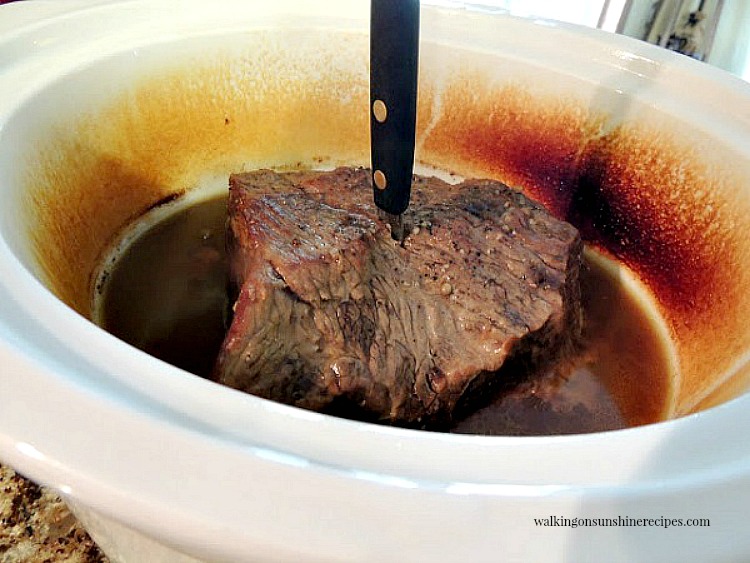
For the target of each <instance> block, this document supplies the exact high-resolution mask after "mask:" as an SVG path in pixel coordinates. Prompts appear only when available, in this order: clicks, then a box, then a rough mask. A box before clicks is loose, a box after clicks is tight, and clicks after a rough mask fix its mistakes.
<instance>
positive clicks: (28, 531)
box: [0, 465, 108, 563]
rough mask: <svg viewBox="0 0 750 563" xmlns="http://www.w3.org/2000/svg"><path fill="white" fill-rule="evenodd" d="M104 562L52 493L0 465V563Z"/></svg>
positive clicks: (103, 557)
mask: <svg viewBox="0 0 750 563" xmlns="http://www.w3.org/2000/svg"><path fill="white" fill-rule="evenodd" d="M57 561H66V562H71V563H106V562H108V559H107V557H106V556H105V555H104V554H103V553H102V552H101V551H100V550H99V548H98V547H97V546H96V544H95V543H94V541H93V540H92V539H91V538H90V537H89V535H88V534H87V533H86V531H85V530H84V529H83V528H82V527H81V525H80V524H79V523H78V521H77V520H76V519H75V517H74V516H73V514H71V513H70V511H69V510H68V508H67V507H66V506H65V504H64V503H63V502H62V500H60V497H59V496H57V495H56V494H55V493H53V492H52V491H50V490H49V489H46V488H45V487H40V486H38V485H36V484H34V483H32V482H31V481H29V480H27V479H24V478H23V477H22V476H21V475H19V474H18V473H16V472H15V471H13V470H12V469H11V468H9V467H7V466H4V465H0V563H54V562H57Z"/></svg>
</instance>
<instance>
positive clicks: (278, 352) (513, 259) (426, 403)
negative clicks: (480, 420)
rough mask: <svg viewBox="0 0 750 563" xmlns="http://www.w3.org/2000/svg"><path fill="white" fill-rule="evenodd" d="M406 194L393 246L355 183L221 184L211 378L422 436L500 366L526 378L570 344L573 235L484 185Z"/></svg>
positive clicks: (518, 198)
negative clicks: (222, 256) (230, 289)
mask: <svg viewBox="0 0 750 563" xmlns="http://www.w3.org/2000/svg"><path fill="white" fill-rule="evenodd" d="M414 182H415V183H414V188H413V191H412V192H413V196H412V202H413V203H412V206H411V208H410V209H409V210H408V211H407V213H406V214H405V216H404V220H405V222H406V223H407V225H408V226H409V227H408V228H409V231H410V234H409V236H408V238H407V239H406V241H405V242H404V244H403V245H400V244H399V243H397V242H395V241H394V240H392V238H391V236H390V233H389V231H388V229H389V227H387V226H386V225H385V224H384V223H383V222H381V221H380V220H379V219H378V218H377V210H376V208H375V206H374V204H373V203H372V192H371V190H372V188H371V184H370V177H369V173H368V171H367V170H364V169H352V168H340V169H337V170H335V171H333V172H293V173H286V174H277V173H275V172H272V171H268V170H262V171H258V172H251V173H246V174H236V175H233V176H232V177H231V178H230V197H229V224H228V225H229V226H228V245H229V246H228V248H229V253H230V260H231V277H232V281H233V283H234V284H235V286H236V288H237V300H236V303H235V305H234V318H233V321H232V324H231V327H230V329H229V332H228V333H227V336H226V339H225V341H224V344H223V347H222V350H221V353H220V356H219V358H218V361H217V364H216V367H215V370H214V379H215V380H216V381H219V382H221V383H224V384H226V385H229V386H231V387H234V388H237V389H241V390H243V391H247V392H249V393H253V394H255V395H259V396H261V397H266V398H269V399H274V400H277V401H281V402H284V403H288V404H291V405H296V406H299V407H303V408H306V409H313V410H318V411H324V412H334V413H345V414H346V415H347V416H360V417H362V418H366V419H371V420H372V419H375V420H380V421H382V422H390V423H394V424H401V425H408V426H421V425H425V424H429V423H434V422H446V421H449V420H450V419H451V417H452V415H453V411H454V409H455V408H456V405H457V403H459V400H461V403H462V404H463V402H464V400H465V398H464V399H462V397H463V396H464V395H465V394H473V393H481V390H482V389H483V388H485V387H486V386H487V385H491V382H492V380H493V379H496V378H499V377H503V376H504V374H503V373H502V370H501V368H502V367H503V365H504V364H506V366H507V365H510V364H511V363H512V365H514V366H519V365H526V366H534V365H538V364H540V363H542V362H546V361H548V360H551V359H554V358H555V357H556V356H557V355H558V354H559V353H560V349H561V347H563V348H564V347H565V345H566V343H568V342H570V341H571V339H575V338H576V336H577V335H578V334H579V332H580V327H581V308H580V288H579V279H578V277H579V268H580V264H581V252H582V244H581V240H580V238H579V235H578V232H577V231H576V230H575V228H573V227H572V226H571V225H569V224H567V223H564V222H562V221H559V220H557V219H555V218H554V217H552V216H551V215H549V213H547V212H546V211H545V210H544V209H543V208H542V207H541V206H540V205H538V204H536V203H534V202H532V201H530V200H529V199H528V198H526V197H525V196H524V195H523V194H521V193H520V192H517V191H515V190H512V189H510V188H508V187H507V186H505V185H503V184H501V183H499V182H496V181H490V180H467V181H465V182H463V183H461V184H458V185H451V184H448V183H446V182H443V181H442V180H439V179H437V178H424V177H415V180H414ZM506 369H507V368H506ZM499 371H500V373H498V372H499Z"/></svg>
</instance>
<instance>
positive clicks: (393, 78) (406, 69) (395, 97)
mask: <svg viewBox="0 0 750 563" xmlns="http://www.w3.org/2000/svg"><path fill="white" fill-rule="evenodd" d="M418 65H419V0H371V4H370V160H371V164H372V185H373V193H374V196H375V205H376V206H377V207H378V209H379V213H380V216H381V218H383V219H384V220H386V221H387V222H388V223H389V224H390V225H391V236H392V237H393V238H394V239H396V240H398V241H400V242H403V240H404V238H405V235H406V233H405V228H404V223H403V213H404V211H406V208H407V207H408V206H409V198H410V196H411V181H412V173H413V171H414V141H415V133H416V120H417V72H418Z"/></svg>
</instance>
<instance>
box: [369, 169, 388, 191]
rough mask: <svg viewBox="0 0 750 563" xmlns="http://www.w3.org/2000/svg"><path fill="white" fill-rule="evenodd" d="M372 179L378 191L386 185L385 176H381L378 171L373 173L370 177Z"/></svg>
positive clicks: (381, 173)
mask: <svg viewBox="0 0 750 563" xmlns="http://www.w3.org/2000/svg"><path fill="white" fill-rule="evenodd" d="M372 179H373V180H374V181H375V185H376V186H377V188H378V189H379V190H384V189H385V187H386V186H387V185H388V181H387V180H386V177H385V174H383V172H382V171H380V170H376V171H375V173H374V174H373V175H372Z"/></svg>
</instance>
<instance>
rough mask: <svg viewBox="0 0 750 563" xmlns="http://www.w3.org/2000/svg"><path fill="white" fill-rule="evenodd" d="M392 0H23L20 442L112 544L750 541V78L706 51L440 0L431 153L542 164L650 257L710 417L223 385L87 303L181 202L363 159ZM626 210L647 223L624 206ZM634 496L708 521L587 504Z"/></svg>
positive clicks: (427, 139)
mask: <svg viewBox="0 0 750 563" xmlns="http://www.w3.org/2000/svg"><path fill="white" fill-rule="evenodd" d="M368 4H369V3H367V2H361V1H357V2H350V1H345V0H332V1H328V2H325V3H318V2H305V1H303V0H297V1H294V0H276V1H275V2H261V1H240V0H223V1H221V2H219V1H215V2H202V1H199V0H195V1H193V0H190V1H188V0H185V1H180V2H178V1H176V0H173V1H169V0H123V1H117V2H101V1H74V0H66V1H62V0H60V1H55V2H51V1H48V2H42V1H33V0H31V1H27V2H21V3H17V4H11V5H8V6H3V7H1V8H0V201H2V204H1V205H0V372H1V373H2V377H1V378H0V458H1V459H2V460H3V462H5V463H9V464H11V465H12V466H14V467H16V468H17V469H18V470H19V471H21V472H22V473H24V474H26V475H28V476H29V477H31V478H33V479H35V480H37V481H39V482H43V483H46V484H48V485H50V486H52V487H54V488H56V489H57V490H58V491H60V492H61V494H62V495H64V497H65V498H66V500H67V501H68V502H69V503H70V505H71V506H72V508H73V509H74V511H75V513H76V515H77V516H79V518H81V520H82V521H83V522H84V524H85V526H86V527H87V528H88V529H89V530H90V532H91V534H92V535H93V537H94V538H95V540H96V541H97V542H98V543H99V544H100V545H101V546H102V548H103V549H104V550H105V551H106V552H107V554H108V555H109V556H110V557H111V558H112V559H113V560H114V561H192V560H195V559H197V560H206V561H265V560H269V561H300V560H310V561H383V560H395V561H422V560H431V561H462V560H467V561H468V560H472V561H499V560H503V561H703V562H705V561H746V560H748V559H750V534H748V533H747V530H748V521H747V517H748V508H747V507H748V506H750V440H748V439H747V428H748V427H750V397H748V396H746V395H743V392H744V391H745V388H746V387H747V380H748V377H747V371H748V370H747V369H743V368H745V363H746V356H747V352H748V350H750V344H749V343H750V334H749V333H750V327H746V326H745V325H746V322H745V321H744V320H745V319H746V318H747V316H746V313H748V311H750V292H748V291H747V287H748V286H747V285H746V283H745V282H746V281H747V275H746V272H749V271H750V259H749V258H748V257H749V256H750V251H748V249H749V248H750V241H748V240H747V239H750V237H748V236H747V234H746V233H747V232H750V231H748V229H750V224H749V223H750V221H749V220H748V219H747V217H748V216H750V215H749V214H747V213H745V212H746V211H747V210H748V209H750V142H748V141H750V87H748V85H747V84H745V83H743V82H741V81H739V80H737V79H734V78H732V77H730V76H729V75H725V74H723V73H721V72H720V71H717V70H715V69H712V68H709V67H707V66H704V65H701V64H700V63H697V62H695V61H692V60H689V59H687V58H683V57H679V56H677V55H674V54H672V53H667V52H662V51H659V50H657V49H655V48H652V47H649V46H646V45H643V44H640V43H637V42H635V41H632V40H629V39H626V38H622V37H616V36H611V35H607V34H603V33H599V32H595V31H593V30H586V29H582V28H577V27H571V26H566V25H557V24H552V23H550V22H545V21H523V20H517V19H513V18H509V17H506V16H503V15H501V14H496V13H491V12H488V11H482V10H478V9H471V8H466V7H461V6H459V5H450V6H448V5H443V6H435V5H425V6H424V8H423V29H424V31H423V35H424V44H423V55H422V67H423V68H422V78H421V83H420V92H421V94H420V95H421V96H422V101H421V102H420V125H419V143H418V148H417V151H418V158H419V159H420V160H421V162H422V164H423V165H425V166H434V167H436V168H441V169H446V170H454V171H456V172H458V173H460V174H479V175H492V176H496V177H499V178H501V179H504V180H506V181H508V182H509V183H513V184H516V185H520V186H522V187H524V188H526V189H527V190H529V192H530V193H532V194H536V195H537V196H538V197H540V198H541V199H542V200H544V201H545V202H546V203H547V204H548V205H550V207H551V208H552V209H553V211H554V212H556V213H558V214H560V215H565V216H570V217H573V218H577V219H579V220H580V222H581V223H582V226H583V228H584V233H585V234H586V233H588V234H589V235H591V237H592V239H591V240H592V243H597V244H600V245H602V246H604V247H605V248H606V249H607V250H608V251H609V252H610V253H611V254H613V255H616V256H619V257H622V258H623V260H624V261H626V262H628V264H629V265H630V266H631V268H630V269H628V268H624V267H623V269H622V272H621V274H622V276H623V279H625V280H631V281H629V282H628V283H632V284H633V285H634V286H636V287H637V288H639V290H640V291H641V292H642V293H643V294H644V296H646V297H645V298H646V299H648V300H650V301H651V303H652V305H653V309H654V317H655V322H658V323H659V324H660V326H661V327H662V329H663V330H664V333H665V334H667V335H669V337H670V338H672V340H673V343H674V346H673V348H674V350H673V351H674V355H675V362H676V363H677V364H679V368H680V373H681V376H680V378H679V379H678V380H677V381H675V385H674V391H673V395H672V398H671V402H670V404H669V406H668V410H669V415H670V416H672V417H677V415H687V416H683V417H680V418H676V419H674V420H670V421H668V422H664V423H660V424H656V425H651V426H646V427H640V428H635V429H630V430H626V431H618V432H609V433H601V434H592V435H581V436H568V437H543V438H501V437H498V438H490V437H478V436H457V435H442V434H431V433H423V432H416V431H407V430H400V429H391V428H383V427H377V426H373V425H369V424H361V423H356V422H351V421H345V420H339V419H335V418H331V417H327V416H323V415H318V414H315V413H310V412H305V411H301V410H297V409H294V408H289V407H286V406H283V405H278V404H275V403H271V402H268V401H265V400H261V399H258V398H255V397H252V396H247V395H244V394H241V393H238V392H235V391H233V390H230V389H226V388H223V387H220V386H218V385H215V384H213V383H210V382H208V381H204V380H202V379H199V378H197V377H194V376H191V375H189V374H187V373H185V372H182V371H180V370H179V369H176V368H174V367H171V366H169V365H167V364H165V363H163V362H161V361H158V360H156V359H154V358H152V357H149V356H147V355H146V354H144V353H141V352H139V351H137V350H135V349H134V348H132V347H130V346H128V345H126V344H124V343H122V342H120V341H118V340H117V339H115V338H114V337H112V336H110V335H108V334H107V333H105V332H104V331H102V330H100V329H99V328H97V326H95V325H94V324H93V323H92V322H90V321H89V320H88V318H87V317H89V316H90V314H91V304H90V301H89V298H90V295H91V287H90V284H91V279H92V277H91V276H92V275H93V272H94V269H95V267H96V265H97V261H98V260H101V257H102V256H103V255H104V254H105V253H106V251H107V249H108V245H109V244H110V243H111V242H112V240H113V237H114V236H115V235H116V232H117V230H118V229H119V228H121V227H122V226H124V225H125V224H127V222H128V221H130V220H131V219H133V218H134V217H136V216H137V215H138V214H139V213H141V212H142V211H144V210H145V209H147V208H148V207H149V206H151V205H153V204H155V203H157V202H158V201H160V200H161V199H163V198H165V197H168V196H170V195H171V194H173V193H177V192H182V191H184V190H188V191H190V190H193V191H192V192H191V193H193V194H198V193H203V192H206V191H210V190H216V189H221V188H222V186H223V185H224V183H225V178H226V175H227V174H228V173H229V172H231V171H236V170H239V169H248V168H252V167H255V166H261V165H264V166H267V165H278V166H290V165H291V166H294V165H297V164H298V163H300V164H302V165H331V164H336V163H353V164H364V163H366V161H367V160H366V159H367V126H366V125H367V111H366V103H367V97H366V92H367V90H366V87H367V52H366V49H367V47H366V46H367V38H366V35H365V33H366V29H367V9H368ZM363 101H364V109H363V108H362V107H361V106H362V102H363ZM508 108H510V109H508ZM515 149H518V150H515ZM519 151H520V152H519ZM547 162H551V163H552V164H550V165H546V164H545V163H547ZM561 163H562V164H561ZM600 165H601V166H600ZM603 165H606V166H603ZM571 167H572V168H571ZM581 167H583V168H581ZM587 167H588V168H587ZM584 168H585V169H586V170H589V171H592V170H597V171H598V172H597V174H595V176H596V179H597V181H601V182H602V184H601V185H602V186H605V185H606V189H605V188H601V190H600V192H597V194H599V196H601V197H600V200H598V201H600V203H601V205H600V206H599V207H598V208H595V209H594V214H593V215H592V216H591V217H588V216H587V215H586V212H585V210H584V211H581V210H580V209H578V211H576V210H575V209H574V206H575V205H576V201H577V200H576V199H575V197H583V198H584V199H585V197H588V196H587V194H586V193H585V192H580V193H578V194H577V195H576V196H575V197H573V195H571V194H567V193H566V191H565V190H566V189H567V187H569V186H570V185H573V184H571V182H572V181H573V180H576V181H577V180H579V179H580V178H579V177H578V176H576V178H571V177H570V171H571V170H573V169H575V170H582V169H584ZM581 177H583V176H581ZM589 180H590V178H589ZM573 183H575V182H573ZM579 183H580V182H579ZM636 184H637V185H636ZM581 185H582V184H581ZM586 185H589V184H586ZM634 185H636V188H638V189H635V188H634ZM639 186H640V187H639ZM641 188H642V189H641ZM201 189H202V190H203V191H201ZM607 190H609V191H607ZM602 194H603V195H602ZM574 195H575V194H574ZM588 195H591V194H588ZM602 202H604V203H606V205H604V203H602ZM571 206H573V207H571ZM605 207H606V209H605ZM571 209H573V211H571ZM632 209H638V210H640V211H639V212H638V213H636V214H630V215H629V214H628V213H626V211H628V210H632ZM617 210H619V211H620V212H621V214H620V216H619V217H620V220H622V221H625V219H627V220H628V221H631V222H629V223H628V222H627V221H625V222H624V223H622V224H619V223H618V225H615V226H611V225H602V224H601V223H600V221H602V220H603V218H604V217H605V216H604V215H602V213H603V212H604V211H607V213H610V212H612V213H614V212H615V211H617ZM607 216H611V213H610V215H607ZM643 217H647V218H648V221H649V222H647V223H642V222H639V221H641V220H642V219H643ZM628 218H629V219H628ZM644 221H645V219H644ZM642 225H646V226H645V227H643V228H642V229H641V228H639V226H642ZM610 227H611V228H610ZM618 229H619V230H618ZM623 229H624V230H623ZM628 229H630V230H628ZM597 237H599V238H597ZM634 240H637V241H639V244H645V245H646V247H648V245H651V246H650V247H648V251H649V252H646V253H645V254H644V253H643V252H645V251H641V250H638V249H636V248H635V247H634V246H633V244H634V243H633V241H634ZM693 249H694V250H695V253H696V256H697V258H695V259H694V258H692V257H691V256H692V254H690V252H692V251H693ZM664 256H666V258H667V259H668V260H667V261H664V260H661V258H663V257H664ZM712 256H713V257H716V260H715V261H714V262H712V260H713V259H712V258H711V257H712ZM660 260H661V261H660ZM709 266H710V267H712V268H716V269H717V271H719V273H716V272H714V271H713V270H711V268H709ZM631 269H632V271H633V272H639V273H641V274H643V276H639V277H642V279H641V281H633V280H632V279H631V276H630V273H629V272H630V271H631ZM712 272H713V273H712ZM670 273H673V274H674V277H670ZM699 274H700V275H699ZM675 278H679V279H675ZM696 280H697V281H696ZM693 282H694V283H693ZM691 284H692V285H691ZM699 286H700V287H699ZM699 289H700V291H699ZM678 298H679V299H678ZM683 298H684V300H683ZM728 399H731V400H728ZM727 400H728V401H727ZM713 405H718V406H713ZM707 407H710V408H707ZM694 411H700V412H697V413H695V412H694ZM689 413H693V414H689ZM618 517H620V518H629V519H639V518H651V519H660V518H666V519H673V518H674V519H682V520H683V521H687V520H688V519H709V520H710V526H703V527H688V526H683V527H680V526H678V525H672V526H671V527H669V528H665V527H664V521H663V520H660V521H659V522H660V523H661V525H654V526H636V525H624V526H619V527H618V526H603V525H597V526H586V525H580V526H577V527H574V526H572V525H567V526H566V525H564V521H563V520H562V519H568V520H573V519H575V518H586V519H594V518H610V519H612V518H614V519H617V518H618ZM550 518H552V519H556V522H557V525H553V526H547V527H545V526H538V525H535V519H550ZM571 524H572V523H571Z"/></svg>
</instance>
